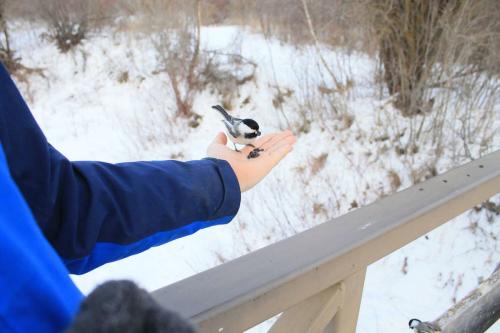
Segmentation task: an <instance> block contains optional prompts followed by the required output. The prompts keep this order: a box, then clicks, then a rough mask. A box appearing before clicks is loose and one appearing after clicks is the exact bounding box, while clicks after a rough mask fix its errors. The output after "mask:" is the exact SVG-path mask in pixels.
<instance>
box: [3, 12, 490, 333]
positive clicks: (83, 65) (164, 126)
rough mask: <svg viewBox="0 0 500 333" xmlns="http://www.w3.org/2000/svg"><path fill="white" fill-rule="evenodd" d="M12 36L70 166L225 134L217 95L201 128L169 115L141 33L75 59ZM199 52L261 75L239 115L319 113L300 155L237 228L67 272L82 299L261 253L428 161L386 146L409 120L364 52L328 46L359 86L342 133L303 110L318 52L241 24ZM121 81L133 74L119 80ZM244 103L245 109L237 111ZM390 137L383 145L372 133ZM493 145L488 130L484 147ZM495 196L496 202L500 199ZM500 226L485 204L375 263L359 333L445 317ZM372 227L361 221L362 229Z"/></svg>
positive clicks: (259, 190)
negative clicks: (251, 66)
mask: <svg viewBox="0 0 500 333" xmlns="http://www.w3.org/2000/svg"><path fill="white" fill-rule="evenodd" d="M12 28H13V33H12V35H13V36H14V37H13V40H14V43H13V48H14V49H15V50H16V51H17V52H18V54H19V55H20V56H21V57H22V61H23V64H24V65H25V66H28V67H33V68H43V73H44V77H42V76H39V75H36V74H33V75H32V76H30V77H29V80H28V81H27V82H23V81H19V86H20V88H21V90H22V92H23V94H24V96H25V97H26V98H27V100H28V103H29V105H30V107H31V109H32V111H33V113H34V115H35V118H36V119H37V121H38V122H39V124H40V126H41V127H42V129H43V130H44V132H45V134H46V136H47V137H48V139H49V141H50V142H51V143H52V144H53V145H54V146H55V147H56V148H57V149H59V150H60V151H61V152H62V153H64V154H65V155H66V156H67V157H68V158H70V159H73V160H86V159H89V160H102V161H107V162H124V161H134V160H140V159H144V160H149V159H171V158H174V159H181V160H190V159H198V158H202V157H204V155H205V149H206V146H207V145H208V143H209V141H210V140H211V139H212V138H213V137H214V136H215V134H216V133H217V132H218V131H221V130H222V127H221V123H220V121H219V120H218V117H217V115H216V114H215V113H214V111H213V110H211V109H210V106H211V105H214V104H218V103H219V101H220V98H221V97H220V96H217V95H216V94H213V93H210V92H209V91H204V92H202V93H199V94H198V95H197V96H196V99H195V102H194V110H195V112H197V113H199V114H200V115H202V116H203V120H202V122H201V124H200V126H199V127H198V128H196V129H192V128H189V127H188V126H186V123H185V121H183V120H180V119H176V118H175V117H174V113H175V103H174V98H173V95H172V92H171V91H170V86H169V84H168V80H167V78H166V77H165V75H164V74H161V73H160V74H158V73H156V72H155V70H156V69H157V63H156V56H155V52H154V49H153V46H152V44H151V41H150V39H148V38H146V37H145V36H144V35H142V34H140V33H134V32H128V33H125V32H120V31H114V30H113V29H112V28H105V29H104V30H103V31H101V32H100V33H99V34H96V35H94V36H91V38H89V39H88V40H85V41H84V43H83V45H81V46H79V47H78V48H77V49H76V50H75V51H72V52H69V53H67V54H60V53H59V52H58V50H57V48H56V47H55V46H54V45H53V44H51V43H49V42H48V41H47V40H46V39H43V38H40V35H41V34H42V33H43V28H40V27H38V26H36V25H33V24H27V23H24V22H22V23H18V24H14V25H13V26H12ZM202 47H203V49H204V50H223V51H225V52H233V53H241V54H242V55H243V56H244V57H247V58H249V59H251V60H253V61H254V62H255V63H256V64H258V68H257V76H256V80H255V81H254V82H249V83H247V84H245V85H244V86H242V87H240V88H239V96H238V97H236V99H235V101H234V103H233V105H235V106H236V107H235V108H236V110H235V111H236V113H235V114H237V115H243V114H244V115H245V116H246V117H252V118H255V119H257V120H258V121H259V123H260V125H261V128H262V129H264V131H265V132H272V131H276V130H279V129H280V128H284V127H286V126H287V125H288V124H287V122H288V123H289V124H290V125H292V128H293V129H295V130H297V128H300V125H302V116H301V115H302V114H309V113H313V114H320V116H319V117H316V118H313V119H312V121H311V122H310V124H309V125H308V126H309V129H308V130H307V131H305V132H300V133H299V132H298V133H297V135H298V142H297V144H296V146H295V148H294V151H293V152H292V153H291V154H290V155H289V156H288V157H287V158H286V159H285V160H284V161H283V162H282V163H281V164H280V165H279V166H278V167H277V168H276V169H275V170H273V172H272V173H271V174H270V175H269V176H268V177H267V178H266V179H265V180H264V181H263V182H262V183H261V184H259V186H257V187H256V188H255V189H253V190H251V191H249V192H248V193H244V194H243V198H242V204H241V208H240V211H239V213H238V216H237V217H236V218H235V220H234V221H233V222H231V223H230V224H229V225H224V226H216V227H212V228H210V229H205V230H202V231H199V232H198V233H196V234H195V235H192V236H190V237H186V238H183V239H179V240H176V241H174V242H171V243H168V244H165V245H163V246H159V247H156V248H152V249H150V250H148V251H146V252H144V253H141V254H138V255H135V256H133V257H130V258H127V259H125V260H121V261H119V262H115V263H110V264H107V265H105V266H103V267H100V268H98V269H96V270H94V271H92V272H90V273H88V274H85V275H82V276H72V278H73V280H74V281H75V283H76V284H77V285H78V287H79V288H80V289H81V290H82V291H83V292H84V293H89V292H90V291H91V290H92V289H93V288H94V287H95V286H96V285H98V284H100V283H102V282H104V281H106V280H109V279H131V280H134V281H136V282H137V283H138V284H140V285H141V286H142V287H144V288H146V289H147V290H150V291H152V290H155V289H157V288H160V287H162V286H165V285H168V284H171V283H173V282H175V281H178V280H181V279H183V278H186V277H188V276H191V275H193V274H196V273H198V272H201V271H204V270H206V269H209V268H211V267H213V266H216V265H219V264H221V263H223V262H226V261H228V260H231V259H234V258H237V257H239V256H241V255H243V254H245V253H248V252H251V251H255V250H256V249H259V248H261V247H263V246H266V245H269V244H272V243H274V242H276V241H278V240H281V239H284V238H287V237H290V236H292V235H294V234H296V233H298V232H301V231H303V230H306V229H308V228H310V227H312V226H314V225H316V224H318V223H321V222H324V221H327V220H329V219H331V218H334V217H336V216H340V215H343V214H345V213H348V212H349V211H352V210H353V209H356V208H357V207H361V206H364V205H367V204H369V203H371V202H373V201H375V200H377V199H378V198H380V197H382V196H386V195H390V194H391V193H393V192H394V191H396V190H401V189H404V188H406V187H408V186H411V184H412V170H417V169H419V168H420V167H422V166H425V165H426V163H427V161H428V160H429V156H432V154H433V151H432V147H430V146H428V147H427V146H425V147H421V149H420V151H419V153H418V154H416V155H414V156H413V157H412V158H408V159H405V158H402V157H400V156H398V155H397V154H396V152H395V150H394V145H395V144H397V143H398V142H400V141H401V140H404V139H405V137H407V134H406V135H405V136H402V138H403V139H395V138H396V137H397V136H398V134H400V133H402V132H404V130H403V129H404V128H405V127H407V126H408V124H407V122H408V120H407V119H405V118H403V117H400V116H398V114H397V111H395V110H394V109H393V108H392V107H391V106H390V103H389V102H388V99H387V97H386V96H383V95H382V96H379V95H378V90H377V89H376V88H375V84H374V82H373V80H374V79H373V77H374V72H375V71H376V62H375V60H374V59H373V58H371V57H369V56H368V55H364V54H357V53H352V52H347V51H345V50H330V49H328V48H326V47H324V48H322V52H323V56H324V57H325V58H327V59H329V61H331V63H330V64H329V65H330V66H331V68H332V70H333V71H334V72H335V73H338V75H339V79H340V81H342V82H346V80H347V78H350V79H352V80H353V81H354V87H353V88H352V89H350V90H348V91H347V93H346V94H345V95H343V97H342V98H343V99H342V100H340V101H335V102H336V103H337V102H339V103H340V104H339V105H341V106H342V107H343V108H344V110H345V111H346V112H347V113H348V114H349V115H351V116H353V124H352V126H351V127H349V128H348V129H343V127H345V126H344V125H342V123H340V122H338V121H337V122H335V121H331V120H325V119H327V118H328V116H331V114H330V115H329V114H326V115H324V117H323V116H321V112H326V111H320V110H326V109H323V108H324V107H325V104H321V103H320V102H318V103H319V104H317V105H312V106H310V107H313V108H314V109H312V110H310V109H307V108H305V107H304V105H306V102H307V101H310V100H311V96H312V97H317V96H318V92H317V89H316V88H315V87H316V86H317V85H320V84H322V85H324V86H327V87H329V86H332V85H331V81H332V80H331V78H329V77H328V76H327V75H325V74H324V70H323V69H322V67H321V65H320V62H319V60H318V56H317V53H316V51H315V49H314V48H312V47H300V48H298V47H295V46H292V45H287V44H283V43H281V42H279V41H277V40H272V39H271V40H266V39H265V38H263V36H262V35H260V34H258V33H254V32H252V31H249V30H246V29H243V28H241V27H236V26H211V27H203V29H202ZM124 73H127V77H128V79H127V80H119V78H120V77H122V78H123V74H124ZM120 81H122V82H120ZM276 86H279V87H280V90H282V91H285V90H286V89H290V91H293V93H292V94H291V96H290V97H286V98H285V102H284V103H283V104H282V111H280V110H278V109H276V108H275V107H273V103H272V101H273V99H274V98H275V94H276V92H277V89H276ZM311 87H313V88H311ZM247 97H250V102H249V103H246V104H245V103H243V101H244V100H245V99H246V98H247ZM313 99H314V98H313ZM498 110H500V106H499V107H498V108H497V113H496V115H495V118H494V119H493V122H492V129H491V131H494V130H495V129H498V125H499V124H500V119H499V118H500V117H499V114H500V113H499V112H500V111H498ZM300 111H301V112H302V113H301V112H300ZM322 117H323V118H322ZM492 133H495V132H492ZM384 135H385V136H387V137H388V138H389V139H388V140H379V141H377V140H376V139H375V138H377V137H381V136H384ZM398 140H399V141H398ZM476 146H478V144H477V142H473V143H472V144H471V147H472V148H473V149H474V152H477V151H479V148H478V147H476ZM499 147H500V138H499V135H498V134H495V135H494V137H493V142H492V144H491V146H490V148H489V151H493V150H495V149H498V148H499ZM461 162H462V163H464V162H465V160H462V161H461ZM455 165H456V162H455V161H453V159H452V153H451V152H450V153H445V155H444V157H443V158H442V159H441V160H440V161H439V163H438V172H440V173H441V172H444V171H445V170H448V169H450V168H451V167H453V166H455ZM391 174H396V175H397V176H398V177H399V179H400V183H401V184H400V186H395V185H394V183H393V181H392V180H391V177H390V175H391ZM493 200H494V201H495V202H499V201H500V197H499V196H497V197H496V198H494V199H493ZM499 222H500V218H499V217H498V216H492V215H491V214H490V213H487V212H486V211H485V210H481V211H480V212H475V211H470V212H467V213H464V214H462V215H461V216H459V217H457V218H456V219H454V220H453V221H450V222H449V223H447V224H445V225H443V226H441V227H439V228H437V229H436V230H434V231H432V232H431V233H429V234H428V235H427V236H425V237H421V238H419V239H418V240H416V241H414V242H412V243H411V244H408V245H407V246H405V247H403V248H401V249H399V250H397V251H395V252H394V253H392V254H390V255H388V256H387V257H385V258H383V259H381V260H379V261H378V262H376V263H374V264H373V265H371V266H369V268H368V273H367V277H366V281H365V288H364V291H363V299H362V304H361V310H360V318H359V322H358V328H357V332H359V333H372V332H405V331H407V330H408V326H407V325H408V320H409V319H410V318H419V319H422V320H425V321H428V320H433V319H435V318H437V317H438V316H439V315H441V313H442V312H443V311H445V310H446V309H448V308H449V307H450V306H451V305H452V304H453V302H454V301H458V300H460V298H461V297H463V296H464V295H466V294H467V293H468V292H469V291H470V290H471V289H473V288H474V287H475V286H476V285H477V284H478V281H479V280H480V279H481V278H486V277H487V276H489V274H490V273H491V272H492V271H493V269H494V268H495V266H496V265H497V263H499V262H500V249H499V248H498V245H497V243H498V242H497V238H498V236H500V232H499V231H500V227H499ZM369 227H370V223H366V224H364V225H363V226H362V227H361V229H366V228H369ZM266 325H267V326H268V323H267V324H264V325H261V326H260V328H257V329H254V330H252V331H253V332H258V331H262V330H263V327H264V326H266ZM490 332H500V328H499V327H498V325H497V326H496V328H492V329H491V330H490Z"/></svg>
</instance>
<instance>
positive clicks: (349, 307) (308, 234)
mask: <svg viewBox="0 0 500 333" xmlns="http://www.w3.org/2000/svg"><path fill="white" fill-rule="evenodd" d="M498 192H500V151H497V152H494V153H492V154H489V155H487V156H484V157H482V158H480V159H478V160H475V161H473V162H470V163H468V164H466V165H464V166H461V167H458V168H456V169H453V170H451V171H449V172H447V173H445V174H442V175H439V176H436V177H434V178H432V179H429V180H427V181H425V182H423V183H420V184H418V185H416V186H413V187H411V188H408V189H406V190H404V191H401V192H398V193H396V194H394V195H391V196H389V197H386V198H384V199H381V200H379V201H377V202H375V203H373V204H371V205H369V206H366V207H363V208H360V209H357V210H355V211H354V212H351V213H348V214H346V215H343V216H341V217H339V218H336V219H334V220H331V221H328V222H325V223H323V224H320V225H318V226H316V227H314V228H311V229H309V230H307V231H304V232H302V233H300V234H297V235H295V236H293V237H290V238H288V239H285V240H283V241H280V242H278V243H275V244H272V245H270V246H267V247H265V248H262V249H260V250H258V251H255V252H252V253H250V254H248V255H245V256H242V257H240V258H237V259H235V260H233V261H230V262H228V263H225V264H223V265H220V266H217V267H215V268H212V269H209V270H207V271H205V272H202V273H200V274H197V275H194V276H192V277H189V278H187V279H185V280H182V281H179V282H177V283H174V284H172V285H169V286H166V287H164V288H161V289H159V290H157V291H155V292H153V297H154V298H155V299H156V300H157V301H158V302H159V303H160V304H162V305H164V306H165V307H167V308H170V309H175V310H176V311H178V312H180V313H181V314H182V315H183V316H185V317H186V318H190V319H191V320H193V321H194V322H195V323H196V324H197V325H198V327H199V329H200V331H201V332H204V333H208V332H210V333H212V332H215V333H238V332H243V331H245V330H247V329H248V328H251V327H253V326H255V325H257V324H259V323H261V322H263V321H265V320H267V319H268V318H271V317H273V316H275V315H277V314H280V313H283V314H282V315H281V316H280V317H279V319H278V320H277V322H276V323H275V324H274V326H273V327H272V328H271V329H270V332H273V333H276V332H287V333H293V332H297V333H304V332H337V333H348V332H354V331H355V330H356V323H357V318H358V312H359V306H360V301H361V294H362V290H363V283H364V278H365V272H366V267H367V266H368V265H369V264H371V263H373V262H375V261H376V260H378V259H380V258H382V257H384V256H386V255H388V254H389V253H391V252H393V251H394V250H397V249H399V248H400V247H402V246H404V245H406V244H408V243H409V242H411V241H413V240H414V239H416V238H418V237H420V236H422V235H424V234H426V233H427V232H429V231H431V230H432V229H434V228H436V227H438V226H439V225H441V224H443V223H445V222H447V221H448V220H450V219H452V218H453V217H455V216H457V215H459V214H461V213H462V212H464V211H466V210H467V209H470V208H472V207H473V206H474V205H476V204H479V203H481V202H482V201H484V200H486V199H488V198H490V197H491V196H493V195H495V194H496V193H498Z"/></svg>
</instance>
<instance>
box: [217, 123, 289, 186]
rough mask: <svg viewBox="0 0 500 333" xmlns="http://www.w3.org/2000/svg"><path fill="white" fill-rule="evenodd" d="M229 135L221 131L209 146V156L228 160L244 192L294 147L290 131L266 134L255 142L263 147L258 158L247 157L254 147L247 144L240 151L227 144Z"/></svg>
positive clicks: (255, 144) (258, 146)
mask: <svg viewBox="0 0 500 333" xmlns="http://www.w3.org/2000/svg"><path fill="white" fill-rule="evenodd" d="M226 143H227V137H226V135H225V134H224V133H222V132H221V133H219V134H217V136H216V137H215V139H214V141H213V142H212V143H211V144H210V145H209V146H208V148H207V155H208V156H209V157H213V158H218V159H222V160H226V161H228V162H229V164H230V165H231V167H232V168H233V170H234V173H235V174H236V177H237V178H238V182H239V184H240V189H241V191H242V192H244V191H246V190H249V189H250V188H252V187H253V186H255V185H256V184H257V183H258V182H260V181H261V180H262V179H263V178H264V177H265V176H266V175H267V174H268V173H269V172H270V171H271V170H272V169H273V168H274V167H275V166H276V165H277V164H278V162H279V161H281V160H282V159H283V158H284V157H285V156H286V155H287V154H288V153H289V152H290V151H291V150H292V148H293V145H294V143H295V136H294V135H293V133H292V132H290V131H284V132H278V133H272V134H266V135H264V136H262V137H261V138H259V139H257V140H256V141H255V142H254V146H255V147H256V148H260V149H263V151H260V152H259V156H258V157H256V158H251V159H249V158H247V156H248V154H250V152H251V151H252V150H253V149H254V148H253V147H251V146H246V147H245V148H243V149H242V150H241V151H240V152H237V151H234V150H232V149H230V148H228V147H227V146H226Z"/></svg>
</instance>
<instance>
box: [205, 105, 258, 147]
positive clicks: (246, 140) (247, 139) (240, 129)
mask: <svg viewBox="0 0 500 333" xmlns="http://www.w3.org/2000/svg"><path fill="white" fill-rule="evenodd" d="M212 108H213V109H215V110H217V111H219V113H220V114H221V115H222V116H223V117H224V119H223V120H222V122H223V123H224V125H226V129H227V133H228V135H229V139H230V140H231V141H232V142H233V145H234V149H235V150H236V151H239V150H238V148H236V144H239V145H249V146H252V147H254V148H255V146H254V145H253V144H252V142H254V141H255V139H257V137H258V136H259V135H260V134H261V133H260V131H259V124H257V122H256V121H255V120H253V119H240V118H235V117H231V116H230V115H229V114H228V113H227V112H226V110H224V108H223V107H222V106H220V105H215V106H212Z"/></svg>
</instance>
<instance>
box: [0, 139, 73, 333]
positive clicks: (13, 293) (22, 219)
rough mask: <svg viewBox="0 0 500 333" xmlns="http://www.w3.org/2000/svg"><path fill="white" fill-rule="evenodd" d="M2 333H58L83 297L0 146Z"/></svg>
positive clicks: (0, 305) (0, 328) (0, 310)
mask: <svg viewBox="0 0 500 333" xmlns="http://www.w3.org/2000/svg"><path fill="white" fill-rule="evenodd" d="M0 290H1V293H2V294H1V297H0V332H16V333H17V332H19V333H21V332H37V333H53V332H62V331H63V330H64V329H65V328H66V327H67V326H68V325H69V323H70V322H71V320H72V318H73V317H74V315H75V313H76V312H77V310H78V308H79V306H80V302H81V300H82V298H83V296H82V294H81V293H80V291H79V290H78V288H76V286H75V285H74V284H73V281H71V279H70V277H69V275H68V271H67V270H66V268H65V267H64V264H63V263H62V261H61V259H60V258H59V256H58V255H57V253H56V252H55V251H54V249H53V248H52V247H51V246H50V244H49V243H48V242H47V240H46V239H45V238H44V236H43V234H42V233H41V231H40V228H38V226H37V224H36V222H35V221H34V219H33V216H32V215H31V212H30V210H29V208H28V206H27V205H26V202H25V201H24V200H23V197H22V195H21V193H20V192H19V190H18V188H17V186H16V185H15V184H14V182H13V180H12V178H11V176H10V174H9V170H8V168H7V164H6V161H5V157H4V154H3V152H2V147H1V145H0Z"/></svg>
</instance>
